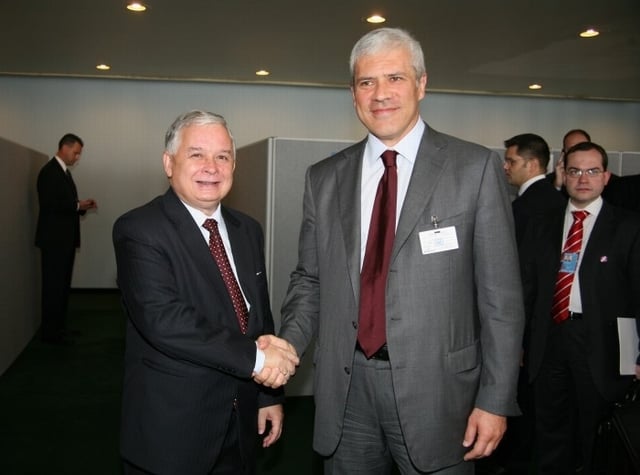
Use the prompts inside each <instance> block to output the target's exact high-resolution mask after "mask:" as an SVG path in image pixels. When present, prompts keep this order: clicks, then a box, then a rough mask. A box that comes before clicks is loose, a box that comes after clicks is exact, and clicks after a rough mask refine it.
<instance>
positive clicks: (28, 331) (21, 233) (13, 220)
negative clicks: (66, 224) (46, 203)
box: [0, 139, 47, 374]
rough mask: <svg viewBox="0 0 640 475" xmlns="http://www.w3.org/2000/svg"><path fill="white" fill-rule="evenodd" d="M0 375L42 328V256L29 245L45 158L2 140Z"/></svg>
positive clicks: (0, 187) (0, 190)
mask: <svg viewBox="0 0 640 475" xmlns="http://www.w3.org/2000/svg"><path fill="white" fill-rule="evenodd" d="M0 161H1V162H0V163H1V164H2V174H0V202H1V203H2V204H3V205H2V212H1V213H0V227H1V228H2V241H0V374H2V373H4V371H5V370H6V369H7V368H8V367H9V365H10V364H11V363H12V362H13V360H15V358H16V357H17V356H18V355H19V354H20V352H21V351H22V350H23V349H24V347H25V346H26V345H27V343H29V340H31V338H32V337H33V335H34V334H35V332H36V330H37V329H38V326H39V324H40V260H39V259H40V254H39V253H38V250H37V249H36V247H35V246H34V244H33V237H34V233H35V223H36V217H37V212H38V200H37V194H36V177H37V175H38V171H39V170H40V167H42V165H43V164H44V163H45V162H46V161H47V156H46V155H44V154H42V153H40V152H36V151H34V150H31V149H28V148H26V147H23V146H21V145H18V144H16V143H13V142H9V141H7V140H4V139H0Z"/></svg>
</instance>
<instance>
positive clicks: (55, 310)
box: [40, 246, 76, 340]
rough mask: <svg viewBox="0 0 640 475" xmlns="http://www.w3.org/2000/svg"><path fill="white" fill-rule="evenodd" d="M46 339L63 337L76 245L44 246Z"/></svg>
mask: <svg viewBox="0 0 640 475" xmlns="http://www.w3.org/2000/svg"><path fill="white" fill-rule="evenodd" d="M40 254H41V269H42V302H41V305H42V338H43V339H45V340H55V339H59V338H62V336H63V332H64V330H65V329H66V328H65V318H66V315H67V307H68V303H69V292H70V290H71V276H72V274H73V263H74V260H75V257H76V248H75V247H73V246H61V247H52V248H42V249H41V253H40Z"/></svg>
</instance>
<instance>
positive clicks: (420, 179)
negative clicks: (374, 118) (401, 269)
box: [391, 126, 449, 261]
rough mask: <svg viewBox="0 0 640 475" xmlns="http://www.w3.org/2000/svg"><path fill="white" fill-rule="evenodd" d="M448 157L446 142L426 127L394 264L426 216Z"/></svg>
mask: <svg viewBox="0 0 640 475" xmlns="http://www.w3.org/2000/svg"><path fill="white" fill-rule="evenodd" d="M448 158H449V155H448V153H447V151H446V142H445V141H444V140H442V138H441V137H440V135H439V134H438V133H437V132H435V131H433V130H432V129H430V128H429V126H425V131H424V134H423V135H422V141H421V143H420V147H419V149H418V154H417V155H416V161H415V163H414V165H413V172H412V173H411V180H410V181H409V187H408V189H407V195H406V196H405V199H404V204H403V205H402V211H401V214H400V220H399V221H398V228H397V229H396V237H395V240H394V244H393V251H392V255H391V259H392V261H393V259H395V257H396V256H397V255H398V252H399V251H400V249H401V248H402V246H404V244H405V243H406V242H407V240H408V239H409V237H410V236H411V233H412V232H413V230H414V229H415V228H416V225H417V223H418V220H419V219H420V217H421V216H422V215H423V214H424V209H425V207H426V206H427V204H428V203H429V200H430V199H431V196H432V195H433V192H434V190H435V187H436V184H437V183H438V181H439V180H440V177H441V176H442V172H443V170H444V168H445V162H446V161H447V159H448Z"/></svg>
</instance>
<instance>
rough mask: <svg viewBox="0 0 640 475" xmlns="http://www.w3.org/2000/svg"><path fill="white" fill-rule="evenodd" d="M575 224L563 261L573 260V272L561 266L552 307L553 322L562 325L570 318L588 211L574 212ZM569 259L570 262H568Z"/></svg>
mask: <svg viewBox="0 0 640 475" xmlns="http://www.w3.org/2000/svg"><path fill="white" fill-rule="evenodd" d="M572 213H573V224H572V225H571V229H569V235H568V236H567V241H566V242H565V244H564V248H563V249H562V260H563V261H566V262H571V261H570V259H571V258H573V259H575V261H574V262H573V270H572V271H569V272H567V271H566V270H563V269H564V266H563V265H562V264H561V266H560V270H559V271H558V276H557V277H556V287H555V291H554V294H553V306H552V307H551V315H552V317H553V321H554V322H556V323H560V322H563V321H565V320H566V319H567V318H569V295H570V294H571V284H573V277H574V276H575V273H576V272H577V271H578V266H577V260H578V255H579V253H580V249H581V248H582V229H583V222H584V220H585V218H586V217H587V216H588V215H589V212H588V211H573V212H572ZM567 259H569V261H567Z"/></svg>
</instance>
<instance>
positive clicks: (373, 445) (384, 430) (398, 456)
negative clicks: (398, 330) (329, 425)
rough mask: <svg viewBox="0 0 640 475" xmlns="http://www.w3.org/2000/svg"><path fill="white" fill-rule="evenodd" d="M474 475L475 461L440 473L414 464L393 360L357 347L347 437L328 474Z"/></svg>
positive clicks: (345, 429)
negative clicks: (403, 426)
mask: <svg viewBox="0 0 640 475" xmlns="http://www.w3.org/2000/svg"><path fill="white" fill-rule="evenodd" d="M394 464H395V465H396V467H397V468H398V470H399V471H400V473H401V474H402V475H424V474H426V473H434V474H437V475H473V473H474V463H473V462H462V463H459V464H457V465H454V466H452V467H447V468H444V469H442V470H438V471H436V472H421V471H419V470H418V469H417V468H416V467H415V466H414V465H413V463H412V462H411V459H410V457H409V454H408V452H407V447H406V445H405V442H404V436H403V434H402V429H401V427H400V421H399V419H398V411H397V409H396V403H395V396H394V394H393V382H392V380H391V367H390V364H389V362H388V361H380V360H374V359H371V360H367V359H366V357H365V356H364V355H363V354H362V353H361V352H359V351H356V355H355V360H354V365H353V373H352V376H351V387H350V388H349V396H348V398H347V407H346V408H345V417H344V427H343V431H342V439H341V440H340V443H339V444H338V448H337V450H336V452H335V453H334V454H333V455H332V456H331V457H329V458H328V459H326V460H325V464H324V473H325V475H359V474H361V475H389V474H391V473H392V469H393V466H394Z"/></svg>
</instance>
